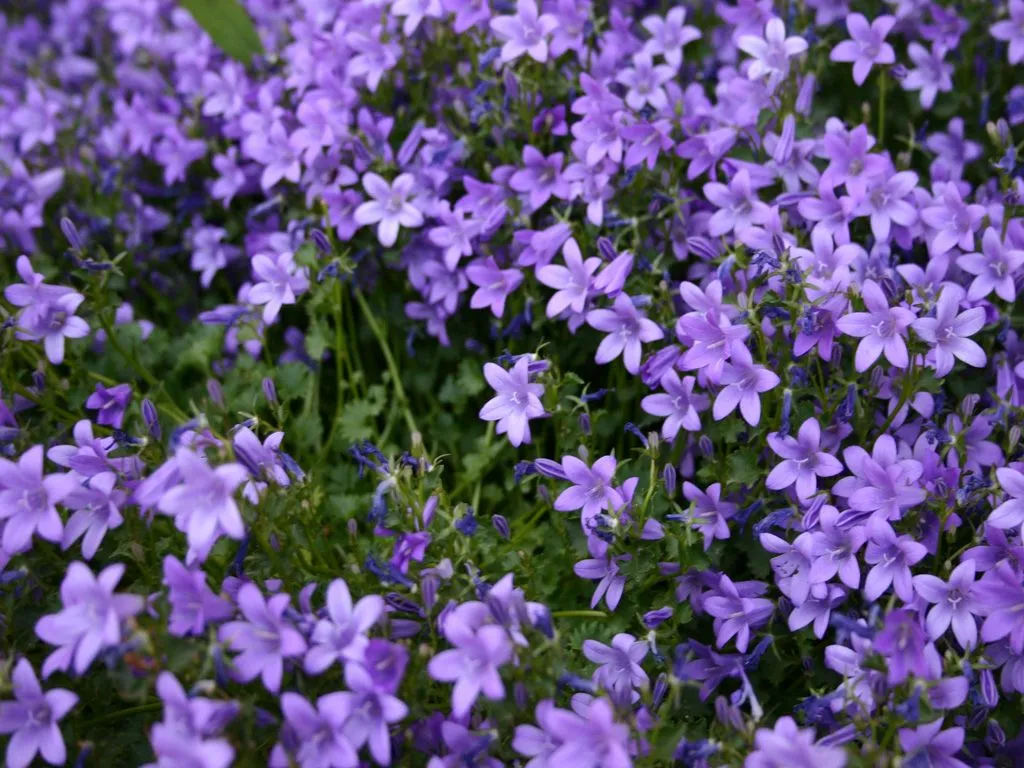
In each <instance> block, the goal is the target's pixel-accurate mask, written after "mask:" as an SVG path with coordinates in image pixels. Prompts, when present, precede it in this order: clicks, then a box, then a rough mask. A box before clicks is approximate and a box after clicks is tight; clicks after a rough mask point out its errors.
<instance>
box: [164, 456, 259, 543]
mask: <svg viewBox="0 0 1024 768" xmlns="http://www.w3.org/2000/svg"><path fill="white" fill-rule="evenodd" d="M174 460H175V462H177V465H178V469H179V471H180V473H181V479H182V481H183V482H182V483H181V484H180V485H175V486H174V487H172V488H171V489H170V490H168V491H166V492H165V493H164V494H163V496H161V498H160V501H159V503H158V504H157V508H158V509H159V510H160V511H161V512H163V513H164V514H165V515H170V516H171V517H173V518H174V522H175V525H176V526H177V528H178V530H179V531H184V532H185V533H186V534H187V536H188V544H189V547H190V548H191V549H192V550H193V552H195V553H202V554H203V555H204V557H205V553H208V552H209V550H210V547H211V546H213V543H214V542H215V541H216V540H217V538H218V536H220V534H221V533H223V534H226V535H227V536H229V537H231V538H232V539H241V538H242V537H243V536H244V535H245V523H244V522H243V521H242V515H241V513H240V512H239V511H238V505H237V504H236V503H235V500H234V498H233V495H234V492H235V489H236V488H238V486H240V485H241V484H242V483H244V482H245V481H246V480H247V479H248V478H249V473H248V472H247V471H246V469H245V467H243V466H242V465H241V464H223V465H221V466H219V467H216V468H214V467H211V466H210V465H209V464H208V463H207V462H206V461H205V460H204V459H203V458H202V457H201V456H199V455H198V454H196V453H193V452H192V451H190V450H189V449H188V448H179V449H178V450H177V452H176V453H175V454H174Z"/></svg>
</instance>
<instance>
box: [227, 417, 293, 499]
mask: <svg viewBox="0 0 1024 768" xmlns="http://www.w3.org/2000/svg"><path fill="white" fill-rule="evenodd" d="M282 440H284V432H272V433H271V434H269V435H267V438H266V440H264V441H263V442H262V443H261V442H260V439H259V438H258V437H256V435H255V433H254V432H253V431H252V430H251V429H249V428H248V427H242V428H241V429H239V430H238V431H237V432H235V437H234V439H233V440H232V446H233V447H234V449H235V457H236V458H237V459H238V461H239V462H241V464H242V465H243V466H244V467H245V468H246V469H247V470H249V473H250V474H251V475H252V477H253V479H255V480H256V481H271V480H272V481H274V482H275V483H277V484H278V485H280V486H288V485H290V484H291V479H290V478H289V477H288V473H287V472H286V471H285V469H284V466H283V465H282V463H281V454H280V451H281V441H282Z"/></svg>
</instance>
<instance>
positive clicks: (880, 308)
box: [836, 280, 914, 371]
mask: <svg viewBox="0 0 1024 768" xmlns="http://www.w3.org/2000/svg"><path fill="white" fill-rule="evenodd" d="M861 298H862V299H863V300H864V305H865V307H867V310H868V311H867V312H851V313H849V314H848V315H844V316H843V317H841V318H839V320H838V321H837V322H836V326H837V327H838V328H839V330H841V331H842V332H843V333H845V334H847V335H849V336H855V337H858V338H860V340H861V341H860V343H859V344H858V345H857V354H856V357H855V363H856V366H857V370H858V371H866V370H867V369H868V368H870V367H871V366H872V365H873V364H874V362H875V361H876V360H877V359H878V357H879V355H881V354H882V353H883V352H884V353H885V359H886V360H888V361H889V362H890V363H892V364H893V365H895V366H896V367H897V368H906V367H907V366H908V365H909V364H910V358H909V355H908V354H907V343H906V341H905V337H906V335H907V328H908V327H909V326H910V324H911V323H912V322H913V321H914V313H913V312H912V311H911V310H909V309H907V308H905V307H890V306H889V300H888V299H887V298H886V297H885V293H884V292H883V291H882V289H881V288H880V287H879V286H878V283H876V282H875V281H874V280H865V281H864V284H863V285H862V286H861Z"/></svg>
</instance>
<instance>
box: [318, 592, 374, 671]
mask: <svg viewBox="0 0 1024 768" xmlns="http://www.w3.org/2000/svg"><path fill="white" fill-rule="evenodd" d="M383 612H384V600H383V599H382V598H381V597H380V596H379V595H366V596H365V597H362V598H360V600H359V602H357V603H355V605H353V603H352V595H351V593H350V592H349V589H348V584H346V583H345V580H344V579H335V580H334V581H332V582H331V584H330V586H329V587H328V588H327V616H326V617H325V618H322V619H320V620H319V621H317V623H316V626H314V627H313V633H312V635H311V636H310V642H311V643H312V647H311V648H310V649H309V652H308V653H307V654H306V661H305V668H306V672H307V673H308V674H311V675H319V674H320V673H322V672H323V671H324V670H326V669H327V668H328V667H329V666H331V664H333V663H334V662H336V661H345V660H359V659H361V658H362V654H363V652H364V650H365V649H366V647H367V643H368V642H369V641H368V640H367V638H366V632H367V631H368V630H369V629H370V627H372V626H373V625H374V624H376V623H377V620H378V619H379V618H380V616H381V614H382V613H383Z"/></svg>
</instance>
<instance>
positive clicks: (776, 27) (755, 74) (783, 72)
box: [736, 18, 807, 90]
mask: <svg viewBox="0 0 1024 768" xmlns="http://www.w3.org/2000/svg"><path fill="white" fill-rule="evenodd" d="M736 47H737V48H739V49H740V50H741V51H743V52H744V53H748V54H750V55H751V56H753V57H754V61H753V62H751V64H750V66H749V67H748V68H747V77H749V78H750V79H751V80H760V79H761V78H763V77H767V78H768V88H769V89H770V90H775V87H776V86H777V85H778V84H779V83H781V82H782V81H783V80H785V79H786V76H787V75H789V60H790V59H791V58H793V57H794V56H799V55H800V54H801V53H803V52H804V51H806V50H807V41H806V40H804V39H803V38H802V37H795V36H794V37H786V26H785V24H783V23H782V19H779V18H772V19H771V20H770V21H769V22H768V23H767V24H765V27H764V37H763V38H762V37H755V36H754V35H742V36H741V37H740V38H739V40H737V42H736Z"/></svg>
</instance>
